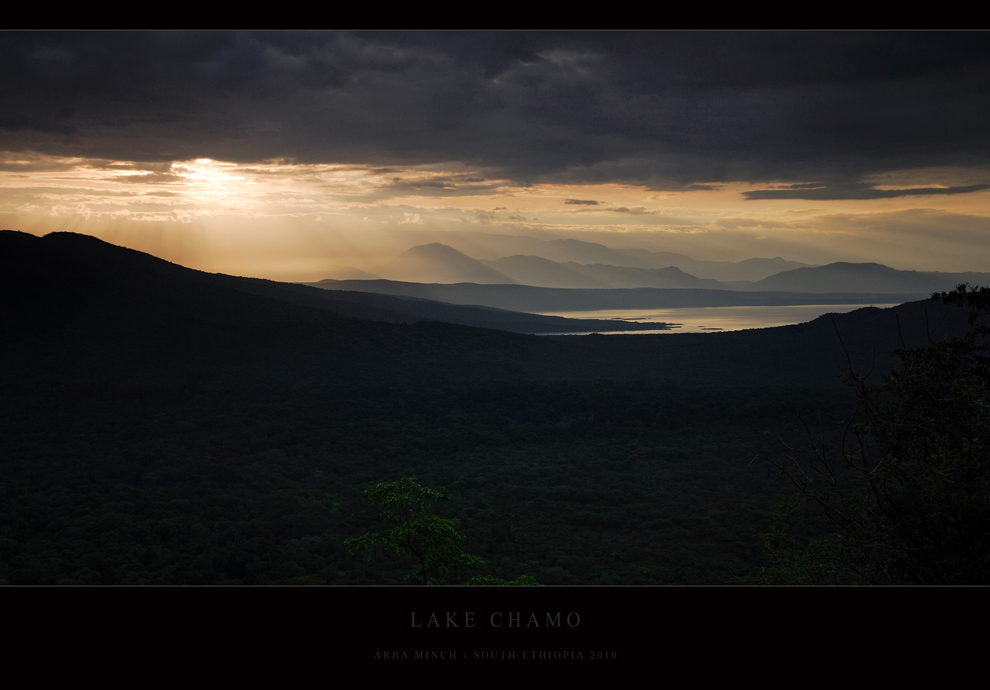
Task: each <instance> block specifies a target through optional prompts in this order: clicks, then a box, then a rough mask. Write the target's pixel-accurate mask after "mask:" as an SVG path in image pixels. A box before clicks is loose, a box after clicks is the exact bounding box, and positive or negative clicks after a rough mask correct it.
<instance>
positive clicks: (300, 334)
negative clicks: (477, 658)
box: [0, 232, 967, 585]
mask: <svg viewBox="0 0 990 690" xmlns="http://www.w3.org/2000/svg"><path fill="white" fill-rule="evenodd" d="M446 287H456V286H446ZM477 287H479V288H488V287H501V288H513V289H520V288H526V286H521V285H507V286H484V285H482V286H477ZM526 289H533V290H539V289H543V288H526ZM0 290H2V293H0V294H3V300H0V320H2V322H3V324H4V337H3V338H2V339H0V584H62V585H69V584H267V583H281V584H296V585H300V584H365V585H366V584H400V583H402V582H403V579H402V578H403V576H404V575H405V573H406V572H407V570H408V568H407V564H405V563H403V562H401V561H400V560H397V559H389V558H381V559H377V560H374V561H366V560H365V559H363V558H358V557H355V556H352V555H351V554H349V553H348V551H347V549H346V548H345V546H344V541H345V540H346V539H347V538H348V537H352V536H355V535H360V534H364V533H366V532H369V531H374V530H377V529H380V527H381V524H380V518H379V511H378V509H377V508H376V507H375V506H372V505H370V504H369V502H368V500H367V495H366V493H365V490H366V489H367V488H368V487H369V486H370V485H371V484H373V483H376V482H382V481H394V480H395V479H396V478H399V477H404V476H416V477H417V478H418V480H419V481H420V482H421V483H422V484H423V485H425V486H430V487H441V486H444V487H448V488H449V489H450V490H451V491H452V492H453V497H454V500H452V501H450V502H449V503H447V504H445V505H444V506H440V507H439V510H441V511H445V512H443V516H445V517H446V516H450V517H457V518H458V519H459V520H461V523H460V527H459V529H461V530H463V532H464V534H465V536H466V542H465V545H464V548H465V550H467V551H468V552H470V553H472V554H475V555H478V556H479V557H480V558H482V559H483V560H484V561H485V564H484V566H482V567H480V568H479V569H478V570H476V571H471V572H466V573H460V572H458V573H456V574H455V577H457V579H456V580H453V581H455V582H463V581H464V580H466V579H467V578H468V577H470V576H471V575H475V574H478V575H490V576H496V577H505V576H506V575H510V576H515V575H517V574H529V575H532V576H534V577H535V578H536V579H537V581H539V582H541V583H543V584H719V583H722V584H724V583H730V582H744V581H747V580H746V578H748V577H751V576H752V574H753V573H754V572H755V570H756V569H758V568H759V567H760V566H761V565H764V564H766V557H765V550H764V547H763V546H762V541H761V539H760V535H761V534H764V533H766V531H767V530H768V529H769V528H770V515H771V514H772V511H773V509H774V506H775V505H777V504H778V503H779V497H780V492H781V490H783V489H784V486H783V484H782V483H781V481H780V480H779V478H778V477H776V475H770V474H768V473H767V472H765V471H764V470H763V468H761V467H760V466H759V465H760V463H758V462H757V463H754V462H753V458H754V455H756V454H757V453H761V452H765V449H766V448H767V444H768V443H769V442H770V441H769V440H768V439H775V438H777V437H778V436H782V437H783V438H786V439H787V440H788V441H791V442H793V441H795V439H798V440H800V438H803V436H802V434H803V433H804V429H803V428H802V427H801V426H800V422H799V421H798V420H797V418H796V417H795V415H797V414H801V415H804V416H805V418H814V419H816V420H817V419H822V420H823V422H822V424H823V428H824V429H825V431H823V434H824V435H825V437H826V438H831V437H832V435H834V434H832V431H831V430H832V429H833V428H835V429H838V430H839V431H838V432H837V433H841V430H842V429H843V428H845V427H844V423H845V422H846V421H847V420H848V418H849V417H848V414H849V412H850V410H851V409H853V405H854V401H852V400H850V397H849V396H848V395H847V394H846V389H845V388H844V387H843V386H842V384H841V379H840V374H841V372H842V368H843V367H846V366H849V364H850V363H851V365H852V366H853V367H854V368H857V369H861V370H864V371H865V370H868V369H870V368H872V369H873V371H874V372H875V373H878V372H882V371H883V370H885V369H886V368H888V367H889V366H890V364H891V360H890V359H889V357H888V354H887V353H889V352H890V351H891V350H892V349H894V348H896V347H899V346H901V344H906V345H912V344H923V343H927V342H928V341H929V338H931V339H935V340H937V339H939V338H944V337H947V336H950V335H952V334H958V333H961V332H962V331H963V330H965V328H966V327H967V323H966V318H965V314H964V313H963V311H962V310H960V309H957V308H955V307H946V306H945V305H942V304H940V303H933V302H930V301H925V302H914V303H907V304H902V305H900V306H898V307H895V308H891V309H860V310H857V311H854V312H850V313H847V314H836V315H826V316H823V317H820V318H818V319H816V320H814V321H811V322H809V323H804V324H798V325H794V326H786V327H781V328H769V329H757V330H749V331H739V332H725V333H713V334H689V333H686V334H676V333H675V334H666V335H649V334H641V335H635V336H633V335H612V336H603V335H589V336H552V337H537V336H533V335H526V334H520V333H512V332H507V331H505V330H497V329H494V328H491V327H488V328H477V327H471V326H467V325H462V324H458V323H450V322H444V321H442V320H428V321H427V320H423V319H421V318H419V317H417V316H415V314H412V313H411V312H410V311H408V310H409V309H429V310H436V313H437V315H438V316H443V317H444V318H465V317H464V315H465V314H467V313H468V312H467V311H464V310H463V308H460V307H455V305H449V304H440V303H436V302H432V303H424V302H422V301H418V300H403V299H399V298H397V297H393V296H387V295H369V294H367V293H364V295H363V296H362V295H357V294H356V293H352V292H351V293H348V292H338V291H326V290H320V289H317V288H313V287H307V286H300V285H287V284H282V283H273V282H271V281H263V280H255V279H246V278H237V277H233V276H223V275H215V274H208V273H203V272H200V271H193V270H190V269H187V268H184V267H181V266H177V265H175V264H170V263H168V262H165V261H162V260H160V259H157V258H155V257H152V256H149V255H147V254H142V253H140V252H135V251H131V250H128V249H123V248H120V247H115V246H113V245H109V244H107V243H105V242H100V241H99V240H95V239H93V238H90V237H86V236H81V235H73V234H68V233H57V234H53V235H48V236H46V237H43V238H38V237H34V236H31V235H25V234H22V233H12V232H5V233H0ZM630 292H634V291H630ZM672 292H677V291H672ZM698 292H710V293H718V292H720V291H704V290H699V291H698ZM722 292H726V294H742V295H750V296H752V295H757V294H759V293H745V292H743V293H739V292H737V293H731V292H730V291H722ZM410 305H412V306H410ZM491 311H492V310H485V309H479V310H477V311H476V312H471V313H476V314H481V315H483V316H486V317H491ZM496 316H497V315H496ZM526 316H527V315H521V316H520V315H509V316H505V315H502V316H499V317H498V318H502V317H504V318H524V317H526ZM491 318H495V317H491ZM534 318H537V317H534ZM582 323H583V322H582ZM840 336H841V339H840ZM774 443H775V442H774ZM766 452H769V451H766Z"/></svg>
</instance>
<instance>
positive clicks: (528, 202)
mask: <svg viewBox="0 0 990 690" xmlns="http://www.w3.org/2000/svg"><path fill="white" fill-rule="evenodd" d="M988 112H990V34H986V33H979V32H974V33H969V32H953V33H939V32H923V33H898V32H882V33H871V32H854V33H845V32H823V33H816V32H786V33H763V32H711V33H709V32H673V33H664V32H660V33H654V32H620V33H609V32H594V33H565V32H553V33H540V32H492V33H488V32H468V33H443V32H441V33H413V32H399V33H361V32H357V33H353V32H352V33H322V32H321V33H304V32H282V33H238V32H199V33H187V32H165V33H145V32H125V33H109V32H101V33H86V32H63V33H43V32H0V228H6V229H12V230H22V231H26V232H31V233H34V234H38V235H42V234H45V233H48V232H53V231H72V232H82V233H86V234H91V235H95V236H97V237H100V238H102V239H105V240H107V241H110V242H113V243H115V244H120V245H124V246H128V247H132V248H135V249H139V250H142V251H147V252H150V253H152V254H155V255H156V256H160V257H162V258H165V259H168V260H170V261H175V262H177V263H181V264H183V265H186V266H191V267H194V268H200V269H203V270H209V271H220V272H226V273H233V274H237V275H253V276H261V277H268V278H275V279H282V280H317V279H320V278H322V277H326V275H327V272H328V271H329V270H330V268H331V267H333V266H355V267H358V268H369V269H374V268H375V266H377V265H379V264H381V263H382V262H383V261H385V260H387V259H389V258H391V257H394V256H395V255H397V254H399V253H400V252H402V251H404V250H405V249H408V248H409V247H411V246H413V245H414V244H418V243H422V242H423V241H424V238H426V239H429V240H430V241H442V234H443V233H445V232H452V231H453V232H486V233H500V234H516V235H531V236H535V237H540V238H545V239H552V238H557V237H575V238H578V239H585V240H587V241H595V242H601V243H603V244H606V245H609V246H613V247H643V248H646V249H651V250H654V251H674V252H679V253H682V254H687V255H688V256H691V257H693V258H697V259H717V260H741V259H745V258H750V257H757V256H764V257H772V256H783V257H784V258H787V259H792V260H797V261H804V262H808V263H829V262H832V261H857V262H867V261H869V262H878V263H884V264H887V265H889V266H893V267H895V268H901V269H913V270H940V271H988V270H990V127H987V113H988Z"/></svg>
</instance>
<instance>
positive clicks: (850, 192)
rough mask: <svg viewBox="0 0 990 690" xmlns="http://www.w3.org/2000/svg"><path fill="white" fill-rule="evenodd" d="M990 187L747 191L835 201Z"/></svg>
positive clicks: (797, 187)
mask: <svg viewBox="0 0 990 690" xmlns="http://www.w3.org/2000/svg"><path fill="white" fill-rule="evenodd" d="M984 189H990V184H971V185H965V186H961V187H913V188H909V189H876V188H875V187H870V186H868V185H864V184H848V185H838V186H834V187H833V186H817V187H816V186H812V185H810V184H795V185H790V186H789V187H787V188H786V189H757V190H754V191H751V192H743V196H745V197H746V198H747V199H807V200H810V201H832V200H836V199H893V198H895V197H901V196H929V195H933V194H967V193H969V192H982V191H983V190H984Z"/></svg>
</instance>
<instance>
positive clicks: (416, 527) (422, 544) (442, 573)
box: [344, 477, 483, 585]
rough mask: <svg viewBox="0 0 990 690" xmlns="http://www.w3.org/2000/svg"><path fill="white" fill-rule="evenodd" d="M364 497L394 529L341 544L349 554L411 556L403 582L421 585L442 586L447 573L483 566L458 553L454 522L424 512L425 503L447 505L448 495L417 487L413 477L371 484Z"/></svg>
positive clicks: (460, 537)
mask: <svg viewBox="0 0 990 690" xmlns="http://www.w3.org/2000/svg"><path fill="white" fill-rule="evenodd" d="M365 493H367V494H368V498H370V499H371V502H372V503H375V504H376V505H381V506H383V507H384V510H382V518H383V519H384V520H385V522H386V523H389V524H391V525H394V526H392V527H389V528H388V529H384V530H381V531H380V532H369V533H368V534H365V535H363V536H360V537H352V538H350V539H347V540H346V541H345V542H344V545H345V546H347V548H348V550H349V551H350V552H351V553H354V552H356V551H361V550H372V551H374V550H377V549H379V548H381V549H383V550H384V551H386V552H390V553H400V554H407V555H409V556H412V558H413V559H414V560H415V561H416V568H415V569H413V571H412V572H411V573H409V575H407V576H406V579H407V580H417V579H421V580H422V581H423V584H424V585H442V584H444V580H445V579H446V577H447V574H448V573H449V572H450V570H451V569H454V568H461V567H474V566H479V565H482V564H483V561H482V560H481V559H480V558H478V557H477V556H472V555H470V554H467V553H463V552H461V545H462V544H463V543H464V540H465V537H464V535H463V534H461V533H460V532H458V531H457V526H458V521H457V520H456V519H452V518H451V519H445V518H440V517H437V516H436V515H431V514H430V513H427V512H426V509H425V508H426V502H427V501H449V500H450V492H449V491H447V490H446V489H444V488H440V489H439V490H436V489H430V488H427V487H424V486H420V485H419V484H417V483H416V479H415V477H404V478H402V479H400V480H399V481H397V482H391V483H388V482H383V483H379V484H375V485H374V486H373V487H372V488H370V489H368V491H366V492H365Z"/></svg>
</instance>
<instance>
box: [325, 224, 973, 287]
mask: <svg viewBox="0 0 990 690" xmlns="http://www.w3.org/2000/svg"><path fill="white" fill-rule="evenodd" d="M509 239H511V240H513V242H508V241H507V242H506V244H509V245H511V244H528V245H531V248H536V249H542V250H543V251H544V253H550V254H554V255H556V256H570V257H579V258H584V259H586V260H587V259H591V258H609V259H611V260H613V261H623V260H625V261H626V263H625V264H609V263H601V262H595V263H582V262H580V261H576V260H573V259H570V260H567V261H556V260H553V259H549V258H546V257H543V256H535V255H525V254H516V255H511V256H505V257H502V258H499V259H476V258H472V257H470V256H468V255H466V254H464V253H463V252H461V251H458V250H457V249H455V248H454V247H451V246H448V245H445V244H440V243H431V244H425V245H419V246H416V247H412V248H411V249H409V250H408V251H406V252H404V253H403V254H401V255H400V256H399V257H397V258H396V259H395V260H394V261H393V262H392V263H391V264H390V265H389V266H388V270H387V271H386V272H384V273H385V274H386V275H389V276H392V277H393V278H397V279H399V280H400V282H414V283H446V284H456V283H474V284H478V285H526V286H532V287H542V288H566V289H599V290H603V289H617V288H656V289H688V290H738V291H746V292H795V293H811V294H833V293H835V294H838V293H843V294H848V293H857V294H869V295H874V294H882V295H906V296H919V295H925V296H926V295H929V294H931V293H932V292H940V291H943V290H949V289H952V288H953V287H955V286H956V285H959V284H960V283H970V284H973V285H977V284H979V285H990V273H976V272H970V273H938V272H920V271H899V270H896V269H893V268H890V267H888V266H884V265H882V264H876V263H863V264H853V263H846V262H838V263H832V264H828V265H826V266H808V265H804V264H798V263H797V262H792V261H785V260H784V259H781V258H779V257H778V258H775V259H748V260H746V261H740V262H738V263H729V262H712V261H708V262H705V261H694V260H693V259H689V258H688V257H683V256H680V255H677V254H665V253H660V252H646V251H645V250H614V249H610V248H608V247H605V246H603V245H597V244H593V243H590V242H580V241H577V240H554V241H552V242H545V241H543V240H536V239H534V238H509ZM534 242H535V243H540V244H538V245H534ZM675 260H676V261H677V262H678V263H679V264H680V265H676V264H674V263H669V264H668V265H666V266H662V267H644V266H643V265H642V264H647V263H650V262H656V263H663V262H664V261H671V262H673V261H675ZM630 263H639V264H641V265H640V266H631V265H628V264H630ZM688 267H692V269H693V270H694V271H696V272H697V273H702V274H707V275H712V274H719V275H722V276H729V275H734V276H739V275H748V276H757V275H763V274H765V273H767V272H768V271H774V270H775V269H780V270H776V272H774V273H772V274H769V275H766V276H764V277H762V278H760V279H758V280H755V281H752V280H750V279H740V280H715V279H713V278H710V277H699V276H698V274H697V273H691V272H690V271H689V270H688ZM357 277H358V276H354V278H357ZM341 278H343V276H341ZM355 289H360V288H355ZM888 301H889V300H888Z"/></svg>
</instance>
